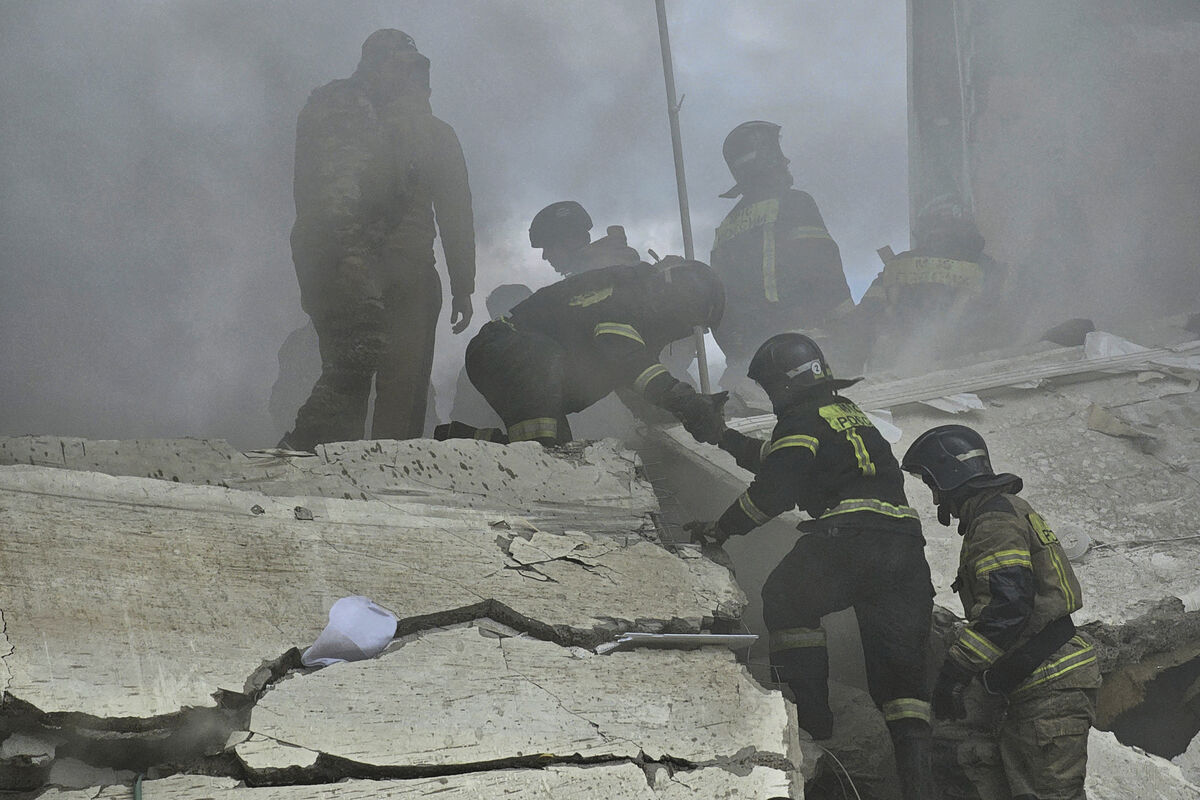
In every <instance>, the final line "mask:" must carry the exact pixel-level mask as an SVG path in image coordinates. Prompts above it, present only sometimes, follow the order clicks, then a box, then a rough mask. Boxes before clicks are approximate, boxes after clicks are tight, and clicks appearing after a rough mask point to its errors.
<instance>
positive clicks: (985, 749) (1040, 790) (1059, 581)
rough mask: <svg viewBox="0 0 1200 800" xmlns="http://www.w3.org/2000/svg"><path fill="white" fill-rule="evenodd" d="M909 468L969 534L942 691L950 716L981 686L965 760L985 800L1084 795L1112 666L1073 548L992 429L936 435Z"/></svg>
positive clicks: (942, 711)
mask: <svg viewBox="0 0 1200 800" xmlns="http://www.w3.org/2000/svg"><path fill="white" fill-rule="evenodd" d="M903 468H904V469H905V470H907V471H908V472H911V473H913V474H915V475H918V476H920V477H921V479H922V480H923V481H925V484H926V485H927V486H928V487H929V488H930V490H931V491H932V492H933V500H934V502H935V503H936V504H937V508H938V520H939V521H940V522H941V523H942V524H943V525H949V524H950V519H951V517H957V518H958V521H959V522H958V532H959V534H960V535H961V536H962V537H963V542H962V552H961V554H960V556H959V567H958V577H957V578H956V579H955V582H954V587H953V588H954V589H955V590H956V591H957V592H958V594H959V597H960V598H961V599H962V604H963V610H964V612H965V613H966V615H967V624H966V626H965V627H964V628H963V629H962V630H961V631H960V632H959V634H958V637H957V638H956V639H955V641H954V643H953V644H952V645H951V646H950V650H949V652H948V653H947V655H946V660H945V662H944V663H943V664H942V668H941V672H940V674H939V676H938V681H937V686H936V688H935V689H934V695H933V710H934V713H935V714H936V715H937V716H938V717H942V718H947V719H962V718H964V717H966V716H967V702H966V695H967V690H968V687H971V689H972V692H971V694H972V698H973V700H972V705H973V706H978V709H979V710H978V713H975V714H973V715H972V719H971V720H970V722H971V724H972V734H971V736H970V738H969V739H968V740H967V741H965V742H963V744H962V745H961V746H960V748H959V762H960V763H961V764H962V767H963V769H964V770H965V771H966V773H967V775H968V777H970V779H971V780H972V782H973V783H974V784H975V785H976V787H977V788H978V790H979V793H980V796H981V797H982V798H983V799H984V800H1002V799H1004V800H1007V798H1013V799H1014V800H1038V799H1039V798H1054V799H1055V800H1084V797H1085V794H1084V788H1083V785H1084V778H1085V773H1086V771H1087V741H1088V730H1089V728H1090V727H1091V724H1092V721H1093V718H1094V708H1095V695H1096V690H1097V689H1098V688H1099V686H1100V668H1099V666H1098V664H1097V661H1096V653H1095V651H1094V649H1093V647H1092V645H1091V644H1090V643H1089V642H1088V641H1087V639H1085V638H1084V637H1083V636H1081V635H1079V634H1078V633H1077V632H1076V631H1075V625H1074V623H1072V621H1071V613H1072V612H1074V611H1077V610H1079V609H1080V608H1082V606H1083V593H1082V591H1081V590H1080V587H1079V581H1078V580H1077V579H1076V577H1075V573H1074V572H1073V571H1072V569H1071V565H1070V562H1069V561H1068V560H1067V557H1066V554H1065V553H1064V552H1063V549H1062V546H1061V545H1060V544H1059V542H1058V539H1057V538H1056V537H1055V535H1054V532H1053V531H1052V530H1051V529H1050V527H1049V526H1048V525H1047V524H1046V521H1045V520H1044V519H1042V517H1041V516H1040V515H1039V514H1038V513H1037V512H1036V511H1034V510H1033V508H1032V507H1031V506H1030V505H1029V504H1028V503H1026V502H1025V501H1024V500H1022V499H1021V498H1019V497H1017V493H1018V492H1020V491H1021V488H1022V481H1021V479H1020V478H1018V477H1017V476H1016V475H1012V474H1010V473H1007V472H1006V473H1002V474H1000V475H996V474H995V473H994V472H993V471H992V464H991V459H990V458H989V456H988V450H987V445H986V444H985V443H984V441H983V437H982V436H980V435H979V434H978V433H976V432H975V431H974V430H972V429H970V428H968V427H966V426H964V425H941V426H939V427H936V428H931V429H930V430H928V431H925V433H923V434H921V435H920V436H919V437H917V439H916V441H914V442H913V443H912V446H911V447H909V449H908V452H907V453H905V454H904V461H903ZM976 679H978V680H976Z"/></svg>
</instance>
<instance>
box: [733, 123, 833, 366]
mask: <svg viewBox="0 0 1200 800" xmlns="http://www.w3.org/2000/svg"><path fill="white" fill-rule="evenodd" d="M779 131H780V127H779V126H778V125H776V124H774V123H772V122H763V121H761V120H755V121H752V122H744V123H742V124H741V125H738V126H737V127H736V128H734V129H733V130H732V131H731V132H730V133H729V135H728V136H727V137H725V144H724V146H723V147H722V152H723V154H724V156H725V163H726V164H728V165H729V171H730V172H731V173H732V174H733V177H734V180H735V181H737V183H736V185H735V186H734V187H733V188H732V189H730V190H729V191H727V192H725V193H724V194H723V195H721V197H730V198H732V197H738V196H739V195H740V196H741V199H740V200H739V201H738V203H737V205H735V206H734V207H733V210H732V211H730V212H729V214H727V215H726V217H725V219H724V220H723V221H722V222H721V224H720V226H719V227H718V228H717V231H716V235H715V237H714V239H713V247H712V258H711V263H712V266H713V269H714V270H716V272H717V274H718V275H720V276H721V280H723V281H724V282H725V287H726V292H727V294H728V309H727V313H726V316H725V322H724V324H723V325H722V326H721V330H720V331H718V332H716V333H715V334H714V336H716V339H717V343H718V344H719V345H720V346H721V350H722V351H724V353H725V358H726V361H727V364H728V366H727V367H726V371H725V376H724V377H723V378H722V380H721V383H722V385H723V386H725V387H726V388H733V387H734V386H736V384H737V383H738V382H739V381H741V380H742V379H743V378H744V377H745V375H746V365H747V363H748V362H749V360H750V356H751V355H752V354H753V352H754V348H755V347H757V346H758V344H759V343H760V342H762V341H763V340H764V339H766V338H767V337H768V336H770V335H771V334H773V333H777V332H779V331H788V330H791V331H794V330H798V329H802V328H803V329H814V328H820V327H821V326H822V325H824V324H826V323H827V322H828V321H829V320H830V319H832V318H833V317H834V316H835V315H836V314H844V313H846V311H847V310H848V309H849V308H852V307H853V305H854V303H853V301H852V300H851V299H850V287H849V286H848V285H847V283H846V276H845V275H844V274H843V273H842V257H841V254H840V252H839V250H838V246H837V243H836V242H835V241H834V240H833V238H832V237H831V236H830V235H829V231H828V230H826V228H825V221H824V220H823V219H822V218H821V212H820V210H818V208H817V204H816V202H815V201H814V200H813V198H812V196H811V195H809V194H808V193H807V192H802V191H799V190H798V189H793V188H792V174H791V172H790V171H789V170H788V164H789V163H790V162H789V161H788V159H787V158H785V157H784V155H783V152H782V151H781V150H780V147H779Z"/></svg>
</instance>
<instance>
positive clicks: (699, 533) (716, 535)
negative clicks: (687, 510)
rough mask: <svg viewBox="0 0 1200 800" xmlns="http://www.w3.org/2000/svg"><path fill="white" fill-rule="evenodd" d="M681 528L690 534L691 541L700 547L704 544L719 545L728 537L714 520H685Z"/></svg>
mask: <svg viewBox="0 0 1200 800" xmlns="http://www.w3.org/2000/svg"><path fill="white" fill-rule="evenodd" d="M683 529H684V530H685V531H687V532H688V533H689V534H691V538H692V541H693V542H695V543H696V544H698V545H700V546H701V547H704V546H706V545H716V546H717V547H720V546H721V545H723V544H725V541H726V540H727V539H728V538H729V534H728V533H725V532H724V531H722V530H721V528H720V526H718V525H717V523H716V522H699V521H697V522H685V523H684V524H683Z"/></svg>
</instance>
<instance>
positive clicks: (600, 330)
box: [592, 322, 646, 346]
mask: <svg viewBox="0 0 1200 800" xmlns="http://www.w3.org/2000/svg"><path fill="white" fill-rule="evenodd" d="M605 334H608V335H611V336H624V337H625V338H627V339H633V340H634V341H635V342H637V343H638V344H640V345H643V346H645V344H646V340H645V339H643V338H642V335H641V334H640V333H638V331H637V328H635V327H633V326H632V325H627V324H626V323H624V322H597V323H596V327H595V328H593V329H592V336H603V335H605Z"/></svg>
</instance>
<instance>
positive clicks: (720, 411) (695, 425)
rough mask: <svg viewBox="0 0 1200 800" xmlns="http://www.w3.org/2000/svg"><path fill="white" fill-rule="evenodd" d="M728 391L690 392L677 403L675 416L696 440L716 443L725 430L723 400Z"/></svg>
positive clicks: (726, 396) (726, 397) (727, 395)
mask: <svg viewBox="0 0 1200 800" xmlns="http://www.w3.org/2000/svg"><path fill="white" fill-rule="evenodd" d="M728 399H729V392H717V393H716V394H692V395H690V396H688V397H686V398H684V399H683V401H682V402H680V403H679V404H678V407H677V408H676V409H673V410H674V411H675V416H677V417H678V418H679V421H680V422H682V423H683V429H684V430H685V431H687V432H688V433H690V434H691V435H692V438H693V439H695V440H696V441H697V442H703V443H704V444H717V443H718V442H720V441H721V433H722V432H724V430H725V401H726V400H728Z"/></svg>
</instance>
